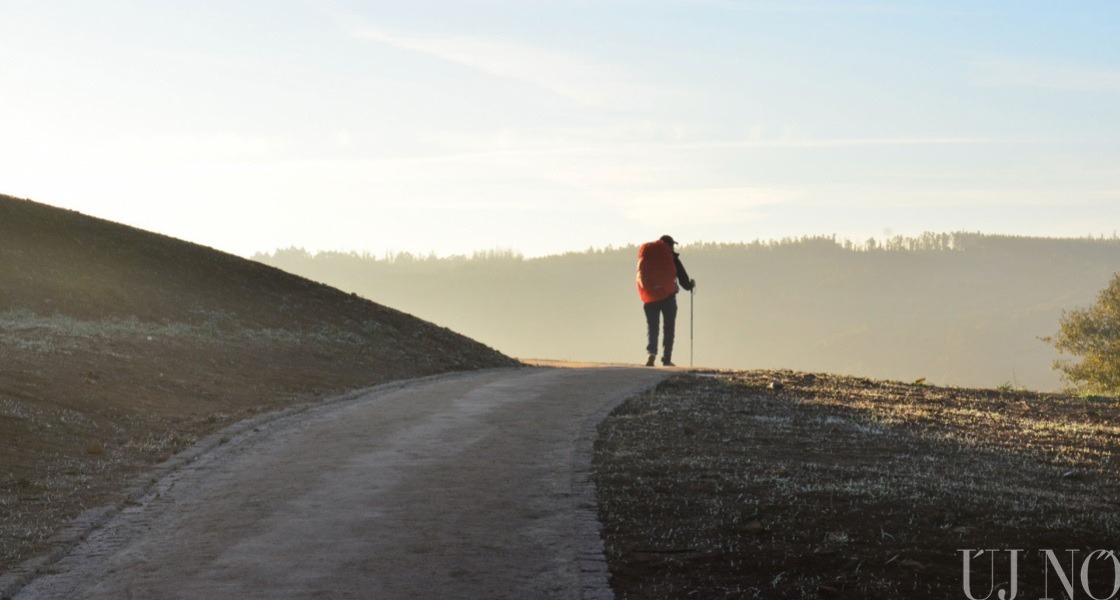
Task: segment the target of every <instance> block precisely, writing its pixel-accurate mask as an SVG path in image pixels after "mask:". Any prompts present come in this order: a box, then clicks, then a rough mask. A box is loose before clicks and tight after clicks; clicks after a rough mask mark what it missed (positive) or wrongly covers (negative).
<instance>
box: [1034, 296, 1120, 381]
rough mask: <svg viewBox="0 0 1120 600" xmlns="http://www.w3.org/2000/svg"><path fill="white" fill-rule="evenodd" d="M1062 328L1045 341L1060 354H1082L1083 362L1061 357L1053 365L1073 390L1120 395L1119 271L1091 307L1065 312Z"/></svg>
mask: <svg viewBox="0 0 1120 600" xmlns="http://www.w3.org/2000/svg"><path fill="white" fill-rule="evenodd" d="M1059 324H1060V330H1059V331H1058V333H1057V334H1056V335H1055V336H1054V337H1050V338H1044V340H1043V341H1045V342H1047V343H1049V344H1051V345H1053V346H1054V347H1055V348H1057V349H1058V352H1060V353H1061V354H1068V355H1072V356H1078V357H1081V362H1076V363H1075V362H1072V361H1070V360H1064V359H1059V360H1057V361H1054V368H1055V369H1058V370H1059V371H1061V372H1062V379H1064V380H1065V381H1066V383H1067V384H1068V385H1069V386H1070V387H1071V388H1072V389H1074V390H1077V391H1080V392H1083V393H1090V394H1107V395H1114V396H1115V395H1120V274H1117V275H1115V276H1113V278H1112V282H1111V283H1109V285H1108V287H1107V288H1105V289H1103V290H1101V292H1100V293H1099V294H1098V295H1097V303H1096V304H1094V305H1093V306H1090V307H1088V308H1083V309H1078V310H1074V311H1071V312H1064V313H1063V314H1062V317H1061V319H1060V320H1059Z"/></svg>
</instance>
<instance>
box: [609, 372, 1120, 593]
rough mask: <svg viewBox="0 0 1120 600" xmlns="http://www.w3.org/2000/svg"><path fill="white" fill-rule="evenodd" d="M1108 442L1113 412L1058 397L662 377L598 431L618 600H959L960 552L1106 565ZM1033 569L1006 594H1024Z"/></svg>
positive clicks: (845, 381)
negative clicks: (1013, 552) (1072, 554)
mask: <svg viewBox="0 0 1120 600" xmlns="http://www.w3.org/2000/svg"><path fill="white" fill-rule="evenodd" d="M774 381H777V382H780V383H781V384H782V385H781V386H780V387H781V389H771V388H770V386H769V384H770V383H771V382H774ZM1118 425H1120V407H1118V406H1117V405H1116V404H1115V403H1108V402H1102V401H1099V400H1089V399H1081V398H1075V397H1069V396H1060V395H1041V394H1033V393H1029V392H1015V391H1010V390H999V391H997V390H965V389H950V388H935V387H929V386H924V385H908V384H901V383H892V382H876V381H869V380H866V379H854V378H842V377H833V376H824V375H809V374H800V373H790V372H783V373H774V372H746V373H722V374H712V375H710V376H688V377H682V378H678V379H675V380H672V381H670V382H668V383H667V384H665V385H663V386H662V387H661V388H659V389H658V390H657V391H656V392H654V393H652V394H650V395H647V396H645V397H642V398H638V399H634V400H631V401H629V402H627V403H626V404H625V405H623V406H622V407H620V409H619V410H617V411H616V412H615V413H614V414H613V415H612V416H611V417H610V418H608V419H607V421H605V422H604V423H603V425H602V426H601V428H600V438H599V440H598V443H597V445H596V454H595V468H596V482H597V485H598V486H599V494H600V518H601V520H602V521H603V524H604V538H605V540H606V544H607V552H608V559H609V560H610V563H611V571H612V577H613V579H612V583H613V585H614V587H615V589H616V592H617V593H618V596H619V597H620V598H717V597H718V598H725V597H726V598H817V597H850V598H902V597H905V598H959V597H962V596H961V594H962V589H961V584H962V582H961V579H962V577H961V555H960V554H959V553H958V552H957V550H958V549H961V548H1023V549H1028V550H1041V549H1046V548H1058V549H1065V548H1082V549H1116V541H1115V536H1114V535H1113V533H1110V532H1115V531H1117V530H1120V516H1118V514H1117V509H1118V508H1120V504H1118V503H1117V500H1118V498H1120V494H1118V493H1120V480H1118V477H1117V473H1116V465H1115V464H1114V458H1113V456H1114V454H1116V452H1117V450H1118V449H1120V427H1118ZM1036 558H1037V557H1036ZM1030 560H1035V559H1034V558H1032V559H1030ZM1033 564H1035V565H1037V566H1038V568H1028V567H1026V566H1025V567H1024V569H1023V570H1024V573H1023V575H1022V576H1021V583H1020V586H1021V587H1020V589H1029V588H1030V587H1031V586H1035V587H1036V588H1037V590H1038V591H1039V594H1038V595H1037V596H1041V595H1042V593H1041V586H1042V583H1041V582H1040V581H1038V580H1041V578H1042V569H1041V563H1037V562H1036V563H1033ZM1102 576H1107V578H1108V584H1109V585H1108V587H1103V585H1104V584H1102V588H1101V589H1111V574H1110V573H1102ZM984 577H987V572H986V571H985V573H984ZM978 580H979V578H978ZM984 581H987V579H984ZM977 589H979V588H977ZM984 589H985V590H986V589H987V588H984ZM981 595H982V594H981ZM1037 596H1035V597H1037Z"/></svg>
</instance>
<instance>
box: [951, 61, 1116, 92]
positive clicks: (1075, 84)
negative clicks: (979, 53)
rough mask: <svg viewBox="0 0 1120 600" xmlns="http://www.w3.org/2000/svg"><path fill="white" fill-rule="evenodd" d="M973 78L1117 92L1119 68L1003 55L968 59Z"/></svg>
mask: <svg viewBox="0 0 1120 600" xmlns="http://www.w3.org/2000/svg"><path fill="white" fill-rule="evenodd" d="M969 66H970V67H972V69H973V72H974V73H973V78H974V82H975V83H976V84H977V85H982V86H987V87H1033V88H1044V89H1053V90H1062V91H1073V92H1109V93H1118V92H1120V69H1114V68H1105V67H1087V66H1080V65H1070V64H1059V63H1042V62H1027V61H1022V60H1010V59H1002V58H985V59H978V60H974V61H971V62H970V63H969Z"/></svg>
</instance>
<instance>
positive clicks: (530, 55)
mask: <svg viewBox="0 0 1120 600" xmlns="http://www.w3.org/2000/svg"><path fill="white" fill-rule="evenodd" d="M356 35H357V36H358V37H360V38H362V39H365V40H370V41H374V42H379V43H383V44H387V45H390V46H393V47H394V48H400V49H403V50H409V51H413V52H419V53H422V54H427V55H429V56H434V57H436V58H439V59H441V60H446V61H448V62H453V63H456V64H459V65H463V66H466V67H469V68H472V69H474V70H476V71H479V72H482V73H485V74H487V75H492V76H495V77H501V78H504V79H509V80H513V81H518V82H521V83H525V84H529V85H532V86H535V87H538V88H541V89H545V90H548V91H550V92H553V93H555V94H559V95H561V96H563V97H566V98H569V99H571V100H574V101H575V102H577V103H579V104H582V105H587V106H600V105H609V104H615V103H617V102H619V101H621V100H622V99H624V98H627V97H632V96H633V94H635V93H636V92H637V90H636V89H634V88H635V87H636V86H634V85H633V84H627V83H625V80H626V78H625V76H624V74H623V73H621V72H619V71H618V70H617V69H615V68H613V67H610V66H608V65H604V64H600V63H595V62H591V61H588V60H587V59H585V58H583V57H580V56H578V55H574V54H570V53H564V52H557V51H554V50H549V49H545V48H539V47H535V46H528V45H524V44H514V43H509V42H503V41H497V40H491V39H484V38H477V37H469V36H455V35H430V34H418V33H405V32H397V31H390V30H388V29H384V28H381V27H376V26H371V25H366V26H362V27H360V28H358V29H357V31H356Z"/></svg>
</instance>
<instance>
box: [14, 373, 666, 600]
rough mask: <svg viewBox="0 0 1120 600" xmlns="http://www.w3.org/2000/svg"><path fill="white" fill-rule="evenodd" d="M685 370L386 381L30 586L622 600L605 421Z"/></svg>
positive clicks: (265, 438)
mask: <svg viewBox="0 0 1120 600" xmlns="http://www.w3.org/2000/svg"><path fill="white" fill-rule="evenodd" d="M669 374H670V371H665V370H655V369H643V368H579V369H556V368H526V369H503V370H494V371H485V372H477V373H470V374H463V375H454V376H445V377H438V378H432V379H426V380H420V381H416V382H410V383H406V384H403V385H395V386H382V387H379V388H373V389H371V390H369V391H367V392H364V393H362V394H360V395H355V396H351V397H349V398H347V399H344V400H339V401H336V402H332V403H329V404H326V405H322V406H318V407H315V408H313V409H310V410H306V411H303V412H300V413H298V414H294V415H291V416H289V417H286V418H281V419H276V420H274V421H272V422H269V423H266V424H262V425H261V426H259V427H256V428H255V429H252V430H249V431H247V432H244V433H242V434H238V435H237V436H235V437H233V438H231V439H230V440H229V442H228V443H225V444H222V445H220V446H218V447H216V448H215V449H213V450H211V451H207V452H205V453H202V454H201V455H199V456H198V457H197V458H196V459H195V460H193V461H192V462H190V463H189V464H187V465H185V466H184V467H182V468H179V469H176V470H175V471H173V472H172V473H170V474H168V475H167V476H165V477H163V478H162V479H160V480H159V482H158V483H156V484H155V485H153V486H152V488H151V490H150V491H149V493H148V494H147V495H146V496H145V497H143V498H142V499H141V501H140V502H138V503H136V505H135V506H128V507H126V508H125V509H124V510H122V511H121V512H120V513H119V514H118V515H116V517H114V518H113V519H111V520H109V521H108V522H107V523H106V524H104V525H103V526H101V527H99V528H98V529H96V530H95V531H93V532H92V533H91V534H90V535H89V536H88V537H87V539H86V540H85V541H83V542H82V543H81V544H79V545H78V546H77V547H76V548H75V549H74V551H72V552H71V553H70V554H68V555H67V556H65V557H64V558H62V559H61V560H59V561H58V562H56V563H54V564H53V565H51V566H50V567H49V569H48V572H47V573H45V574H43V575H41V576H39V577H38V578H36V579H34V580H33V581H31V583H30V584H28V585H27V586H26V587H24V588H23V589H22V590H21V591H20V593H18V594H17V595H16V596H15V598H16V599H17V600H34V599H39V598H91V599H93V598H112V599H114V600H117V599H122V598H269V599H284V598H300V599H306V598H363V599H364V598H377V599H395V598H451V599H454V598H464V599H465V598H471V599H476V598H478V599H481V598H485V599H497V598H511V599H514V598H516V599H533V598H571V599H577V598H611V597H613V595H612V594H611V593H610V590H609V588H608V587H607V572H606V566H605V562H604V560H603V557H602V545H601V542H600V541H599V537H598V525H597V522H596V520H595V514H594V511H595V506H594V497H593V489H592V488H591V486H590V483H589V482H588V481H587V477H588V470H589V469H590V446H591V443H592V442H593V440H594V433H595V427H594V426H595V424H596V423H597V422H598V421H599V420H601V418H602V417H603V416H605V415H606V413H607V412H608V411H609V410H610V409H611V408H613V407H614V406H616V405H617V404H619V403H620V402H621V401H622V400H624V399H626V398H628V397H631V396H633V395H635V394H637V393H640V392H641V391H643V390H646V389H649V388H651V387H653V386H654V385H656V384H657V383H658V382H659V381H661V380H662V379H663V378H665V377H666V376H668V375H669Z"/></svg>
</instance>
